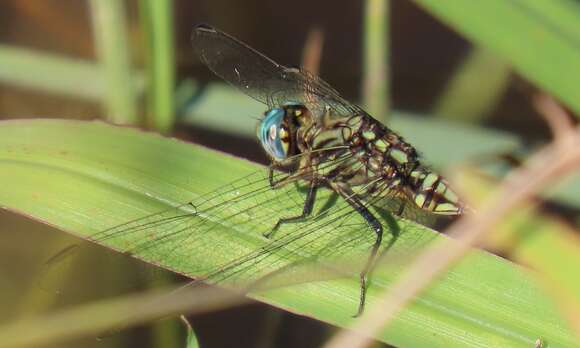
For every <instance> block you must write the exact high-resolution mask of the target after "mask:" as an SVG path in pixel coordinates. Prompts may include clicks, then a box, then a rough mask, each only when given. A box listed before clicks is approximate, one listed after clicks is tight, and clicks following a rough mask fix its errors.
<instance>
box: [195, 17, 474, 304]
mask: <svg viewBox="0 0 580 348" xmlns="http://www.w3.org/2000/svg"><path fill="white" fill-rule="evenodd" d="M191 41H192V44H193V47H194V50H195V51H196V53H197V55H198V56H199V58H200V59H201V61H202V62H203V63H204V64H205V65H206V66H207V67H208V68H209V69H210V70H211V71H213V73H215V74H216V75H217V76H219V77H221V78H222V79H223V80H225V81H226V82H228V83H229V84H230V85H232V86H234V87H236V88H237V89H239V90H240V91H242V92H243V93H245V94H246V95H248V96H250V97H252V98H254V99H256V100H258V101H259V102H261V103H263V104H265V105H266V106H267V107H268V110H267V111H266V112H265V113H264V115H263V117H262V118H261V120H260V121H259V124H258V127H257V136H258V139H259V141H260V144H261V145H262V147H263V148H264V150H265V151H266V153H267V155H268V157H269V158H270V161H271V164H270V167H269V168H270V169H269V173H270V175H269V183H270V186H271V188H272V189H277V188H280V187H283V186H285V185H288V184H290V183H292V182H297V181H300V182H302V183H305V184H306V185H307V187H308V191H307V194H306V197H305V200H304V204H303V207H302V212H301V213H297V214H296V215H294V216H283V217H280V218H279V220H278V222H277V223H276V224H275V225H274V226H273V227H272V229H271V230H270V231H268V232H267V233H265V236H266V237H267V238H272V237H273V236H274V234H275V233H276V231H278V230H279V229H280V227H281V226H282V225H284V224H287V223H292V222H299V221H304V220H305V219H307V218H308V217H309V216H311V215H312V211H313V205H314V202H315V200H316V195H317V192H318V191H319V189H321V188H326V189H329V190H331V191H333V192H334V193H336V194H337V195H338V196H339V197H341V198H342V199H344V201H346V202H347V203H348V205H349V206H350V207H351V208H352V209H353V210H354V211H356V212H357V213H358V214H359V215H360V216H361V217H362V218H363V219H364V220H365V221H366V223H367V225H368V227H369V229H370V231H372V233H374V234H375V241H374V243H373V245H372V247H371V250H370V252H369V255H368V259H367V261H366V264H365V266H364V267H363V269H362V270H361V273H360V289H361V290H360V302H359V308H358V310H357V314H356V315H355V316H358V315H360V314H361V313H362V312H363V310H364V305H365V296H366V295H365V294H366V289H367V285H368V284H367V276H368V273H369V271H370V270H371V269H372V267H373V265H374V263H375V262H376V259H377V255H378V251H379V247H380V245H381V242H382V238H383V229H384V228H383V224H382V223H381V220H380V219H379V218H377V217H376V216H375V214H373V212H372V211H371V210H370V209H369V205H371V204H375V203H377V202H380V201H383V200H389V201H391V202H397V203H398V205H399V206H398V208H396V210H394V211H393V213H394V214H396V215H399V216H402V215H403V214H404V212H405V210H411V211H417V210H420V211H422V212H426V213H429V214H434V215H446V216H456V215H461V214H462V213H463V212H464V209H465V205H464V203H463V202H462V201H461V200H460V198H459V196H458V195H457V194H456V193H455V192H454V191H453V190H452V188H451V187H450V186H449V184H448V182H447V181H446V180H445V179H444V178H443V177H442V176H441V175H439V174H437V173H435V172H434V171H433V170H431V169H430V168H429V167H428V166H426V165H423V164H422V162H421V160H420V157H419V154H418V152H417V150H416V149H415V148H414V147H413V146H412V145H411V144H409V143H408V142H406V141H405V140H404V139H403V137H401V136H400V135H399V134H397V133H396V132H394V131H393V130H391V129H389V128H388V127H386V126H385V125H383V124H382V123H380V122H379V121H377V120H376V119H374V118H373V117H372V116H371V115H369V114H368V113H367V112H366V111H364V110H363V109H362V108H361V107H359V106H357V105H355V104H353V103H350V102H348V101H347V100H346V99H344V98H343V97H342V96H341V95H340V94H339V93H338V92H337V91H336V90H335V89H334V88H333V87H331V86H330V85H329V84H328V83H327V82H325V81H324V80H322V79H321V78H320V77H317V76H314V75H312V74H310V73H308V72H307V71H305V70H303V69H300V68H294V67H286V66H284V65H281V64H278V63H276V62H275V61H273V60H272V59H270V58H268V57H267V56H265V55H264V54H262V53H260V52H258V51H257V50H255V49H253V48H251V47H250V46H248V45H247V44H245V43H243V42H241V41H240V40H238V39H236V38H234V37H232V36H230V35H229V34H226V33H224V32H222V31H220V30H218V29H216V28H214V27H211V26H208V25H198V26H197V27H195V28H194V30H193V33H192V37H191ZM274 171H282V172H284V173H287V175H285V176H283V177H282V178H278V179H276V180H275V179H274ZM409 215H412V214H409ZM415 215H421V214H415Z"/></svg>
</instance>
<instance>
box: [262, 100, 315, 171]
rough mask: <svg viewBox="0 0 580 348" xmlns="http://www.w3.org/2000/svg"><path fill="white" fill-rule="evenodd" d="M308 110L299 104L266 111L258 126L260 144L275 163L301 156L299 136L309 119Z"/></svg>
mask: <svg viewBox="0 0 580 348" xmlns="http://www.w3.org/2000/svg"><path fill="white" fill-rule="evenodd" d="M309 117H310V116H309V113H308V110H307V109H306V108H305V107H304V106H302V105H298V104H287V105H284V106H282V107H277V108H273V109H270V110H268V111H266V113H265V114H264V117H263V118H262V120H261V121H260V122H259V124H258V128H257V135H258V139H259V140H260V144H261V145H262V147H263V148H264V150H265V151H266V153H267V154H268V156H269V157H270V158H271V159H272V161H273V162H282V161H284V160H286V159H288V158H289V157H292V156H296V155H298V154H299V151H300V150H299V148H298V136H297V135H298V134H299V133H300V132H299V130H300V129H301V127H304V126H305V122H304V120H305V119H307V118H309Z"/></svg>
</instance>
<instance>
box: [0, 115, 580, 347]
mask: <svg viewBox="0 0 580 348" xmlns="http://www.w3.org/2000/svg"><path fill="white" fill-rule="evenodd" d="M260 169H263V167H261V166H258V165H255V164H251V163H249V162H246V161H243V160H239V159H236V158H233V157H231V156H227V155H224V154H221V153H218V152H215V151H210V150H207V149H205V148H202V147H199V146H193V145H189V144H185V143H183V142H180V141H176V140H172V139H166V138H162V137H160V136H156V135H153V134H147V133H142V132H139V131H136V130H133V129H130V128H118V127H111V126H108V125H105V124H102V123H85V122H74V121H56V120H38V121H7V122H1V123H0V180H1V182H2V186H1V187H0V204H1V205H2V206H3V207H6V208H9V209H12V210H16V211H20V212H22V213H23V214H27V215H29V216H31V217H34V218H35V219H38V220H40V221H43V222H45V223H49V224H52V225H54V226H57V227H59V228H61V229H63V230H65V231H69V232H72V233H75V234H77V235H79V236H85V237H87V236H94V235H95V234H96V233H98V232H99V231H102V230H104V229H106V228H108V227H110V226H114V225H118V224H122V223H125V222H127V221H131V220H133V219H136V218H139V217H142V216H144V215H147V214H149V213H154V212H157V211H160V210H163V209H167V208H168V207H170V206H175V205H177V204H178V203H182V202H186V201H188V200H191V199H194V200H196V199H197V200H198V201H199V200H200V199H203V198H204V197H205V195H204V194H205V193H207V192H208V191H211V190H212V189H216V188H219V187H226V189H225V190H226V191H227V192H229V193H228V194H230V195H233V196H227V195H225V194H224V195H223V196H218V198H219V199H218V203H224V202H227V200H228V199H233V198H232V197H235V193H236V190H233V191H232V190H227V186H225V185H227V184H228V183H232V182H233V181H234V180H235V179H239V178H240V177H243V176H244V175H248V174H249V173H254V172H255V171H256V170H260ZM241 182H244V181H238V185H237V186H236V187H237V188H238V189H244V186H242V185H239V183H241ZM256 185H258V183H250V185H249V186H248V187H247V188H246V189H247V190H250V191H251V190H252V189H253V188H256ZM260 185H262V186H261V187H264V186H263V183H260ZM282 194H283V195H284V196H283V197H284V198H285V200H284V201H282V200H280V201H276V200H274V201H270V202H271V203H272V204H270V205H267V204H264V202H265V201H268V200H269V199H279V198H281V197H280V196H279V193H277V192H274V191H272V190H265V191H263V192H261V193H260V194H259V195H256V196H255V199H256V200H257V201H254V200H243V201H240V202H239V204H238V203H236V204H232V205H227V204H226V205H225V207H226V208H224V209H215V210H213V211H211V213H208V214H206V215H204V214H203V212H202V211H201V210H198V211H197V213H198V214H199V216H201V218H202V219H205V220H204V221H207V224H211V225H212V226H213V227H212V229H211V230H206V231H208V232H211V233H202V232H203V231H202V229H203V228H201V229H199V228H198V229H195V230H194V229H191V230H187V231H188V233H190V235H188V239H187V240H183V239H171V238H169V241H168V243H167V244H162V243H159V244H152V245H151V248H148V249H143V250H140V253H139V254H138V255H136V256H138V257H141V258H143V259H146V260H148V261H151V262H155V263H157V264H159V265H163V266H164V267H167V268H169V269H173V270H175V271H180V272H182V273H184V274H187V275H189V276H202V275H204V274H207V270H208V269H210V268H212V267H216V266H219V265H223V264H224V263H227V262H228V261H231V259H232V257H237V256H239V255H246V254H247V253H251V252H252V251H255V250H258V249H259V248H261V247H268V246H272V245H276V241H277V240H278V241H279V240H282V238H288V237H291V236H293V235H295V234H297V233H303V232H304V229H303V228H299V229H297V230H294V231H291V230H290V231H288V230H287V231H280V234H281V235H280V236H279V237H276V239H275V240H274V241H270V240H267V239H265V238H263V237H262V236H261V235H260V233H259V232H258V233H257V231H256V229H255V227H256V226H262V225H263V226H272V225H273V224H274V223H275V221H276V220H277V218H278V216H279V215H278V216H277V215H271V216H270V215H269V214H268V212H270V211H272V212H278V213H280V211H279V209H284V208H285V207H280V206H278V203H279V202H282V203H287V202H289V203H288V204H291V205H292V204H294V205H295V206H299V205H300V198H301V197H302V195H301V194H300V192H298V190H296V189H294V188H290V189H288V190H287V191H285V192H283V193H282ZM287 195H290V196H289V197H288V199H286V197H287ZM323 196H324V195H323ZM294 201H295V202H296V203H293V202H294ZM210 203H211V202H210ZM210 203H208V204H210ZM255 204H257V206H258V207H260V208H261V209H264V210H263V213H262V215H260V216H258V218H259V219H251V218H249V217H248V216H247V215H244V214H245V213H244V212H245V211H246V210H247V208H248V207H251V206H252V205H255ZM200 207H202V206H201V205H200ZM344 207H346V204H345V203H344V202H342V201H341V200H338V201H337V202H336V203H335V204H334V205H333V206H332V207H331V208H330V209H332V210H331V211H333V212H336V211H339V209H341V208H344ZM252 211H253V212H261V211H262V210H257V209H254V210H252ZM351 215H352V216H356V215H355V214H351ZM335 216H337V215H336V214H334V215H332V216H331V217H335ZM348 218H349V219H350V218H351V216H350V215H349V217H348ZM327 219H330V217H328V218H327ZM327 219H324V218H323V219H314V222H308V223H306V227H308V228H311V227H313V226H314V227H315V228H314V229H313V233H314V234H313V236H314V237H316V238H309V236H308V235H301V236H304V239H300V240H298V242H296V243H290V244H288V245H286V244H280V243H279V244H278V246H279V248H276V249H275V250H271V252H270V253H268V254H266V255H265V256H264V258H263V259H260V260H256V259H253V260H252V262H250V263H249V264H247V265H245V266H247V267H244V268H243V269H236V270H239V271H240V272H236V273H234V274H233V275H234V276H235V278H232V279H235V280H236V281H233V282H229V283H227V285H228V286H233V287H236V286H237V284H238V282H237V281H238V280H239V281H240V283H242V284H243V283H244V281H252V280H253V279H256V278H257V277H260V276H261V275H263V274H264V270H263V269H262V268H265V269H266V271H271V270H276V269H279V268H285V267H287V266H292V265H295V263H296V262H297V261H300V260H302V259H303V257H304V253H309V252H312V250H311V249H313V250H314V249H316V248H318V250H321V251H323V252H330V254H332V253H335V254H336V253H338V254H342V253H345V254H346V255H350V254H354V255H355V256H361V255H366V252H367V251H368V246H369V242H372V239H373V236H372V234H371V233H369V231H368V229H367V228H366V227H365V226H364V224H363V223H358V224H354V223H352V224H349V223H348V222H352V221H350V220H349V221H345V223H344V224H343V222H342V221H337V223H338V224H334V225H333V224H326V223H325V221H327ZM181 226H182V227H184V228H187V227H188V226H187V225H181ZM200 226H204V225H198V227H200ZM389 227H391V228H393V229H395V228H398V229H399V232H400V237H399V239H398V241H397V243H395V245H394V246H393V248H391V249H389V251H388V253H387V254H386V255H385V258H386V259H387V260H389V263H388V264H387V265H386V266H384V267H381V268H380V269H377V271H376V272H375V273H374V275H373V277H372V284H371V286H370V288H369V291H368V303H367V305H368V306H372V305H373V303H374V301H375V300H376V297H377V295H378V294H379V293H381V292H382V291H384V290H385V288H387V287H389V285H390V284H392V282H393V281H394V280H395V279H396V277H397V275H398V274H399V273H400V272H401V269H402V268H404V265H405V264H406V262H408V259H409V258H410V257H411V256H412V255H413V254H414V253H417V252H419V251H420V250H422V249H423V248H424V247H425V245H428V244H429V243H430V242H432V241H433V240H436V239H438V238H445V237H443V236H441V235H439V234H437V233H436V232H434V231H432V230H430V229H427V228H424V227H422V226H420V225H416V224H413V223H410V222H408V221H404V220H398V221H391V223H390V224H389ZM338 233H342V234H343V235H339V234H338ZM141 237H143V236H141ZM346 237H348V238H346ZM131 238H132V237H131V234H120V235H118V236H116V238H112V239H109V240H106V241H104V242H103V244H107V245H108V246H109V247H113V248H116V249H120V250H123V249H124V248H126V246H127V245H128V244H129V245H131V243H133V242H135V240H132V239H131ZM319 238H320V239H319ZM385 239H386V240H388V238H387V237H386V238H385ZM333 241H334V242H335V243H332V242H333ZM353 241H354V242H353ZM354 261H358V260H354ZM355 263H356V262H355ZM339 266H341V265H339ZM351 268H352V267H351ZM354 268H355V269H356V268H357V267H354ZM345 269H346V270H347V271H348V267H345ZM352 271H353V272H345V273H346V275H347V276H345V277H339V278H337V276H336V275H334V277H332V278H331V279H330V280H318V281H309V282H302V283H298V284H291V285H288V286H284V287H279V288H276V289H271V290H267V291H266V290H260V291H258V292H252V293H251V294H250V296H251V297H253V298H256V299H259V300H260V301H263V302H266V303H270V304H272V305H275V306H278V307H281V308H285V309H287V310H290V311H292V312H294V313H298V314H302V315H306V316H310V317H313V318H316V319H318V320H322V321H326V322H328V323H331V324H334V325H338V326H348V324H349V323H351V322H352V320H353V319H352V315H353V314H354V312H355V310H356V306H357V303H358V296H359V283H358V279H357V272H356V270H352ZM289 273H290V274H289V276H292V274H291V273H292V272H289ZM321 273H322V272H321ZM299 275H300V274H299ZM321 275H322V274H321ZM313 276H314V277H315V278H316V277H317V276H318V275H317V274H313ZM539 337H541V338H542V339H543V340H544V341H546V342H547V347H558V346H566V347H570V346H573V345H574V344H575V342H576V341H575V340H574V338H573V336H572V335H571V333H570V332H569V330H568V328H567V324H566V323H565V321H564V320H563V319H562V317H561V315H560V314H559V313H558V312H557V311H556V310H555V307H554V305H553V304H552V301H551V300H550V299H549V298H547V297H546V296H545V295H544V294H543V292H542V291H541V290H540V289H539V288H538V286H537V285H536V283H535V281H534V280H533V277H532V275H531V274H530V273H529V272H527V271H526V270H525V269H522V268H521V267H518V266H516V265H514V264H512V263H510V262H508V261H506V260H504V259H501V258H499V257H496V256H494V255H491V254H488V253H486V252H483V251H478V250H474V251H473V252H471V253H470V254H469V256H468V257H467V258H465V259H464V260H463V261H462V262H461V263H459V264H458V265H456V266H455V267H454V268H453V269H451V270H450V271H449V272H448V273H447V274H446V275H445V276H443V277H442V278H441V279H440V280H439V281H438V282H437V283H435V284H433V286H432V287H431V288H430V289H429V290H428V291H426V292H425V293H424V294H422V295H421V296H420V297H418V298H417V300H416V301H415V302H414V303H413V304H412V305H410V306H409V307H408V308H406V309H405V310H404V311H403V312H402V313H401V314H400V315H399V316H398V317H397V319H396V320H395V321H394V322H393V323H392V324H391V325H390V326H389V327H388V328H387V329H386V330H385V331H384V332H382V333H381V334H380V335H379V336H378V337H377V339H379V340H382V341H385V342H389V343H390V344H394V345H397V346H413V347H415V346H429V347H466V346H469V347H481V346H486V347H487V346H499V347H530V346H533V344H534V342H535V341H536V340H537V339H538V338H539Z"/></svg>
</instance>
